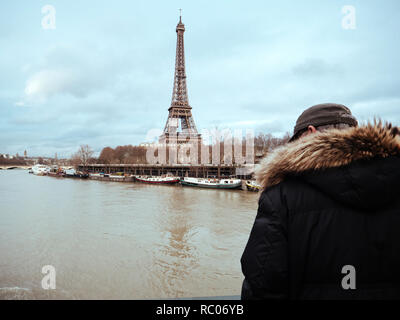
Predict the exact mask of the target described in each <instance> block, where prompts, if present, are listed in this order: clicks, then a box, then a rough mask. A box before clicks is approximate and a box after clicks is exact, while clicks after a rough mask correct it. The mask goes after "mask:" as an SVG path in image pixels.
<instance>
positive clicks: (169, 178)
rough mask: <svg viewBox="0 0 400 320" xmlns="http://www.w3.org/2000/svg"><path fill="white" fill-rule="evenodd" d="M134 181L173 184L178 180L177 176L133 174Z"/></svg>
mask: <svg viewBox="0 0 400 320" xmlns="http://www.w3.org/2000/svg"><path fill="white" fill-rule="evenodd" d="M134 178H135V180H136V181H139V182H145V183H154V184H173V183H178V182H179V181H180V178H179V177H173V176H169V175H165V176H155V177H154V176H134Z"/></svg>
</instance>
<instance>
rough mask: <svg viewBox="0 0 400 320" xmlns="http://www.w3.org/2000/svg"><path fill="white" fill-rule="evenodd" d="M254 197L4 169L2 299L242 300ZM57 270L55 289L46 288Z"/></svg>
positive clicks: (0, 183) (0, 196)
mask: <svg viewBox="0 0 400 320" xmlns="http://www.w3.org/2000/svg"><path fill="white" fill-rule="evenodd" d="M257 200H258V195H257V194H256V193H252V192H248V191H240V190H236V191H234V190H213V189H198V188H191V187H182V186H180V185H177V186H157V185H146V184H140V183H121V182H103V181H94V180H75V179H67V178H53V177H46V176H44V177H40V176H35V175H32V174H28V172H27V171H26V170H1V171H0V299H158V298H185V297H186V298H188V297H211V296H227V295H228V296H231V295H239V294H240V289H241V283H242V280H243V276H242V273H241V267H240V257H241V254H242V252H243V249H244V247H245V245H246V242H247V239H248V236H249V232H250V229H251V227H252V224H253V221H254V218H255V215H256V209H257ZM45 265H51V266H54V268H55V270H56V289H55V290H51V289H50V290H44V289H42V286H41V281H42V278H43V277H44V276H45V275H44V274H42V272H41V271H42V267H43V266H45Z"/></svg>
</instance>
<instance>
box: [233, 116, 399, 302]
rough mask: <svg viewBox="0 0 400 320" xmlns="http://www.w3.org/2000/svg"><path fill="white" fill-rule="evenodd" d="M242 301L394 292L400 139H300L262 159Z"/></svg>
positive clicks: (384, 132) (376, 129)
mask: <svg viewBox="0 0 400 320" xmlns="http://www.w3.org/2000/svg"><path fill="white" fill-rule="evenodd" d="M257 175H258V179H259V180H260V181H261V183H262V185H263V187H264V188H265V189H264V191H263V192H262V194H261V196H260V199H259V208H258V212H257V216H256V219H255V222H254V225H253V228H252V230H251V234H250V238H249V240H248V243H247V246H246V248H245V250H244V253H243V256H242V259H241V263H242V271H243V274H244V276H245V280H244V282H243V287H242V299H399V298H400V136H399V135H398V130H397V128H392V127H391V125H382V124H380V123H377V124H374V125H372V124H369V125H366V126H363V127H358V128H351V129H345V130H337V129H335V130H329V131H326V132H322V133H316V134H313V135H309V136H306V137H304V138H302V139H300V140H298V141H295V142H292V143H289V144H287V145H286V146H283V147H281V148H280V149H277V150H275V151H274V152H273V153H272V154H271V155H270V156H268V157H267V158H266V159H265V160H264V161H263V163H262V165H261V168H260V169H259V170H258V173H257Z"/></svg>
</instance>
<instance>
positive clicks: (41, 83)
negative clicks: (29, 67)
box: [25, 69, 87, 101]
mask: <svg viewBox="0 0 400 320" xmlns="http://www.w3.org/2000/svg"><path fill="white" fill-rule="evenodd" d="M82 84H83V79H82V76H81V75H80V74H79V73H78V72H75V71H73V70H62V69H58V70H57V69H55V70H41V71H39V72H37V73H35V74H34V75H33V76H32V77H31V78H29V80H28V81H27V83H26V87H25V95H26V97H27V99H28V100H32V99H33V100H39V101H46V100H47V99H48V98H49V97H51V96H53V95H56V94H71V95H73V96H75V97H84V96H85V95H86V94H87V92H85V90H84V88H85V87H84V86H82Z"/></svg>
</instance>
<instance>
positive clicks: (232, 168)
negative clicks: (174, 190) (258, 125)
mask: <svg viewBox="0 0 400 320" xmlns="http://www.w3.org/2000/svg"><path fill="white" fill-rule="evenodd" d="M78 170H79V171H82V172H88V173H106V174H116V173H124V174H126V175H150V176H161V175H163V174H167V173H171V174H173V175H174V176H177V177H195V178H210V177H215V178H218V179H220V178H229V177H235V178H238V179H251V178H252V175H253V171H254V165H224V164H221V165H213V164H203V165H191V164H88V165H83V164H80V165H79V166H78Z"/></svg>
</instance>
